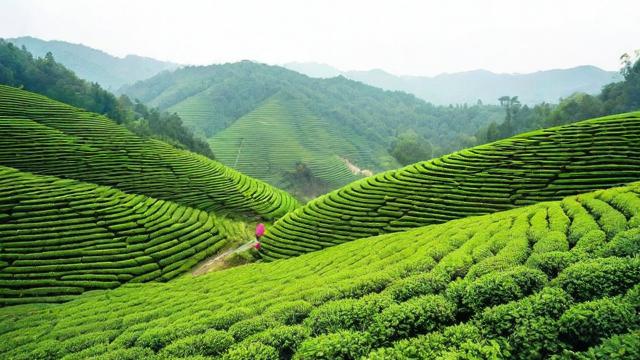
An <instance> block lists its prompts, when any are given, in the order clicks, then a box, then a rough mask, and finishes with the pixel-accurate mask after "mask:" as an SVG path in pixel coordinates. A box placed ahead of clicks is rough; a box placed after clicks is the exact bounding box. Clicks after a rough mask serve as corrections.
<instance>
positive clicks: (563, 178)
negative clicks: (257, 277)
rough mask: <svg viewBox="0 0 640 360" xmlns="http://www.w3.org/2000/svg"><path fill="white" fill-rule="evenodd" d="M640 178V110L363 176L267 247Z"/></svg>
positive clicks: (304, 212) (293, 248)
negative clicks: (366, 176)
mask: <svg viewBox="0 0 640 360" xmlns="http://www.w3.org/2000/svg"><path fill="white" fill-rule="evenodd" d="M638 179H640V113H638V112H636V113H628V114H621V115H616V116H609V117H604V118H599V119H594V120H587V121H583V122H579V123H575V124H571V125H567V126H561V127H556V128H550V129H545V130H540V131H535V132H530V133H526V134H523V135H520V136H516V137H513V138H509V139H505V140H501V141H497V142H495V143H492V144H487V145H482V146H478V147H474V148H471V149H467V150H462V151H459V152H456V153H453V154H450V155H446V156H443V157H441V158H438V159H433V160H430V161H425V162H420V163H416V164H414V165H410V166H407V167H405V168H402V169H399V170H394V171H388V172H384V173H381V174H378V175H376V176H372V177H369V178H366V179H362V180H359V181H357V182H354V183H352V184H350V185H347V186H345V187H343V188H341V189H339V190H336V191H334V192H332V193H329V194H327V195H324V196H322V197H320V198H317V199H315V200H313V201H311V202H309V203H308V204H306V205H305V206H304V207H302V208H299V209H296V210H294V211H292V212H290V213H289V214H287V215H286V216H285V217H283V218H281V219H280V220H279V221H277V222H276V223H275V225H274V226H273V227H272V228H271V229H270V230H269V232H268V233H267V235H266V236H265V238H264V240H263V247H262V249H263V254H264V256H265V257H266V258H268V259H274V258H285V257H290V256H295V255H299V254H301V253H305V252H309V251H314V250H318V249H322V248H325V247H327V246H333V245H336V244H339V243H343V242H346V241H350V240H354V239H358V238H363V237H367V236H374V235H378V234H382V233H389V232H396V231H403V230H407V229H410V228H415V227H418V226H423V225H428V224H434V223H442V222H445V221H449V220H452V219H457V218H463V217H466V216H473V215H479V214H486V213H491V212H495V211H500V210H506V209H511V208H514V207H517V206H522V205H529V204H534V203H537V202H540V201H549V200H557V199H561V198H562V197H564V196H568V195H572V194H577V193H581V192H587V191H593V190H596V189H600V188H607V187H611V186H618V185H623V184H626V183H629V182H632V181H635V180H638Z"/></svg>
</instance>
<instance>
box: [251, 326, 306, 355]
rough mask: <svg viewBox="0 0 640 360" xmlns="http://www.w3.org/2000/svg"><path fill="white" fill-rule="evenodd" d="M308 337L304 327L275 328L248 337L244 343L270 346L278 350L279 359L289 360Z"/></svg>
mask: <svg viewBox="0 0 640 360" xmlns="http://www.w3.org/2000/svg"><path fill="white" fill-rule="evenodd" d="M310 335H311V332H310V330H309V329H308V328H307V327H304V326H300V325H293V326H276V327H272V328H270V329H267V330H265V331H262V332H260V333H258V334H255V335H253V336H250V337H248V338H247V339H246V340H245V341H244V342H246V343H255V342H258V343H262V344H265V345H269V346H272V347H274V348H276V349H278V351H279V352H280V358H284V359H289V358H291V356H292V355H293V354H294V353H295V351H296V350H297V349H298V346H299V345H300V344H301V343H302V342H303V341H304V340H306V339H307V338H308V337H309V336H310Z"/></svg>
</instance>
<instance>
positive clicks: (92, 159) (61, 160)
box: [0, 85, 298, 219]
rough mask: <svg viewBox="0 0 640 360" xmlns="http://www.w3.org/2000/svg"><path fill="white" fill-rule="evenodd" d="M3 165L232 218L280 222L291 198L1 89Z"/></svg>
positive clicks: (110, 125) (40, 99) (106, 124)
mask: <svg viewBox="0 0 640 360" xmlns="http://www.w3.org/2000/svg"><path fill="white" fill-rule="evenodd" d="M0 119H1V121H0V134H1V136H0V164H1V165H4V166H9V167H13V168H16V169H19V170H22V171H27V172H32V173H35V174H42V175H52V176H57V177H62V178H70V179H75V180H80V181H84V182H91V183H95V184H99V185H106V186H113V187H115V188H118V189H119V190H122V191H124V192H128V193H132V194H144V195H147V196H150V197H153V198H157V199H162V200H169V201H173V202H176V203H179V204H182V205H187V206H190V207H193V208H197V209H200V210H204V211H207V212H215V213H217V214H220V215H229V216H233V217H240V218H243V217H258V218H268V219H272V218H278V217H280V216H282V215H284V214H285V213H287V212H288V211H289V210H292V209H293V208H295V207H296V206H298V203H297V201H296V200H295V199H294V198H293V197H291V196H290V195H289V194H287V193H286V192H284V191H282V190H279V189H276V188H274V187H272V186H270V185H268V184H266V183H264V182H262V181H259V180H255V179H253V178H250V177H248V176H246V175H243V174H241V173H239V172H237V171H235V170H233V169H230V168H228V167H226V166H224V165H222V164H220V163H219V162H217V161H215V160H211V159H209V158H206V157H204V156H201V155H197V154H194V153H191V152H189V151H185V150H179V149H176V148H174V147H172V146H170V145H168V144H166V143H163V142H161V141H158V140H155V139H148V138H143V137H141V136H139V135H136V134H133V133H132V132H130V131H129V130H127V129H126V128H124V127H123V126H120V125H118V124H115V123H114V122H113V121H111V120H110V119H108V118H106V117H104V116H101V115H98V114H94V113H90V112H86V111H83V110H80V109H77V108H74V107H72V106H69V105H66V104H63V103H60V102H57V101H53V100H51V99H48V98H46V97H44V96H41V95H37V94H34V93H30V92H27V91H24V90H20V89H16V88H12V87H8V86H1V85H0Z"/></svg>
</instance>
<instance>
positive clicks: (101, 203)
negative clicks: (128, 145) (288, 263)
mask: <svg viewBox="0 0 640 360" xmlns="http://www.w3.org/2000/svg"><path fill="white" fill-rule="evenodd" d="M226 242H227V239H226V238H225V235H224V234H223V233H221V231H220V229H219V228H218V224H217V221H216V220H215V218H214V217H213V216H211V215H209V214H207V213H206V212H204V211H201V210H197V209H193V208H189V207H185V206H181V205H177V204H175V203H172V202H169V201H164V200H156V199H154V198H150V197H147V196H143V195H132V194H127V193H124V192H122V191H119V190H117V189H114V188H110V187H105V186H98V185H94V184H89V183H82V182H78V181H75V180H66V179H65V180H62V179H60V178H56V177H53V176H42V175H32V174H29V173H24V172H20V171H17V170H15V169H11V168H7V167H3V166H0V305H12V304H21V303H29V302H62V301H67V300H70V299H73V298H75V297H76V296H77V295H78V294H81V293H82V292H84V291H87V290H95V289H110V288H114V287H117V286H120V284H121V283H125V282H145V281H150V280H169V279H172V278H174V277H175V276H177V275H178V274H181V273H184V272H186V271H188V270H189V269H190V268H192V267H193V266H194V265H195V264H196V263H198V262H199V261H200V260H203V259H204V258H205V257H207V256H210V255H212V254H214V253H215V252H217V250H219V249H220V248H221V247H222V246H224V245H225V243H226Z"/></svg>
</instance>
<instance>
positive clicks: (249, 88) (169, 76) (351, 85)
mask: <svg viewBox="0 0 640 360" xmlns="http://www.w3.org/2000/svg"><path fill="white" fill-rule="evenodd" d="M123 92H124V93H125V94H127V95H129V96H131V97H132V98H135V99H139V100H141V101H143V102H145V103H146V104H149V105H150V106H158V107H160V108H161V109H163V110H165V109H166V110H168V111H171V112H173V111H175V112H177V113H178V114H179V115H180V116H181V118H182V119H183V120H184V122H185V124H186V125H187V126H189V127H191V128H192V129H193V130H194V132H195V133H196V134H198V135H200V136H202V137H205V138H208V139H210V140H211V139H213V138H214V137H215V136H216V135H218V134H219V133H220V132H221V131H223V130H224V129H227V128H228V127H230V126H232V125H233V124H234V122H236V121H238V119H241V118H242V117H243V116H245V115H248V114H250V113H251V112H253V111H256V110H257V108H258V107H259V106H260V105H262V104H263V103H264V102H265V101H267V99H269V98H270V97H272V96H274V95H276V94H278V93H280V92H284V93H286V94H288V95H289V96H290V97H293V98H295V102H292V103H293V104H299V105H295V106H294V108H292V109H291V110H288V111H290V112H295V111H297V107H299V106H300V105H301V106H303V107H305V108H306V109H308V111H309V112H310V114H311V115H313V116H314V117H316V118H317V119H318V120H319V121H320V122H322V123H324V124H326V127H327V128H330V129H333V135H332V138H333V140H332V142H333V143H340V144H344V146H346V147H348V148H355V149H367V151H366V152H359V154H358V155H357V157H356V158H350V156H351V155H349V154H347V153H342V149H341V148H335V149H332V148H328V150H329V151H330V153H329V155H330V156H328V157H326V158H325V160H324V163H326V164H328V165H327V167H326V168H323V169H322V171H321V172H331V171H332V170H331V167H333V166H334V165H333V164H334V161H333V159H335V157H342V158H345V159H347V160H348V161H349V162H351V163H352V164H354V165H355V166H356V167H358V168H361V169H369V170H371V171H373V172H374V173H376V172H380V171H383V170H388V169H393V168H397V167H398V166H399V163H398V162H397V161H396V159H394V158H393V157H392V156H391V155H390V148H391V147H392V145H393V144H394V141H395V140H396V139H397V137H398V136H399V135H401V134H402V133H404V132H407V131H413V132H415V133H417V134H418V135H420V136H421V138H423V139H424V141H425V142H427V141H428V142H429V143H430V144H431V145H432V148H433V154H434V155H441V154H445V153H448V152H451V151H454V150H458V149H461V148H464V147H466V146H467V144H468V143H470V142H471V143H472V142H473V140H472V139H471V138H472V137H473V136H474V135H475V133H476V132H477V131H478V130H479V129H480V128H483V127H485V126H486V125H488V124H489V123H491V122H492V121H497V122H500V121H501V120H502V119H503V117H504V110H503V109H501V108H500V107H498V106H480V105H474V106H460V107H448V106H447V107H444V106H442V107H437V106H433V105H431V104H428V103H426V102H424V101H422V100H419V99H417V98H416V97H415V96H412V95H409V94H406V93H401V92H390V91H383V90H381V89H377V88H374V87H371V86H367V85H364V84H362V83H359V82H356V81H351V80H347V79H345V78H343V77H338V78H332V79H312V78H309V77H307V76H304V75H301V74H299V73H296V72H294V71H290V70H287V69H284V68H281V67H277V66H268V65H264V64H258V63H253V62H249V61H243V62H239V63H231V64H224V65H211V66H197V67H185V68H182V69H179V70H176V71H174V72H172V73H162V74H159V75H157V76H154V77H153V78H151V79H148V80H145V81H142V82H139V83H137V84H135V85H132V86H129V87H125V88H123ZM247 121H248V119H247V118H244V119H243V122H244V123H246V122H247ZM293 125H294V124H290V125H289V126H293ZM302 130H303V133H310V132H311V131H312V130H311V129H302ZM244 131H245V132H249V133H251V132H253V130H252V129H246V128H245V130H244ZM243 135H244V134H243ZM247 136H253V137H256V136H259V135H258V134H255V133H252V134H251V135H248V134H247ZM306 140H307V139H306V138H302V139H295V141H297V142H303V141H306ZM214 142H215V141H214ZM238 147H239V143H237V145H236V148H233V149H229V150H230V151H231V152H233V151H235V152H237V150H238ZM246 150H248V151H252V149H251V148H249V149H246ZM216 156H217V155H216ZM252 156H253V157H258V156H260V154H253V155H252ZM307 166H309V165H308V164H307ZM293 171H295V168H289V169H286V170H284V171H283V172H293ZM318 171H320V170H318ZM283 172H281V173H279V174H276V176H277V177H283V176H284V173H283ZM262 179H263V180H267V181H268V180H269V179H267V178H262ZM285 189H286V190H290V191H293V192H297V191H298V190H300V187H298V188H295V187H294V188H285ZM308 195H309V194H308ZM311 195H313V194H311Z"/></svg>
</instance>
